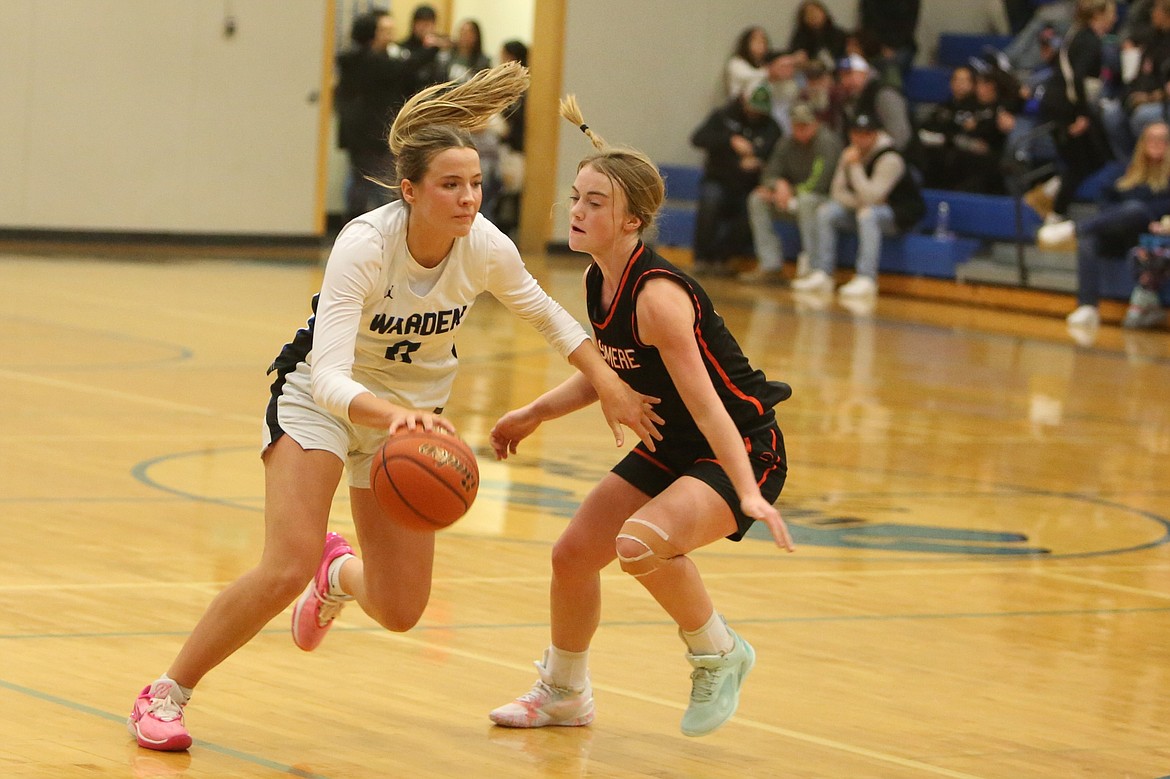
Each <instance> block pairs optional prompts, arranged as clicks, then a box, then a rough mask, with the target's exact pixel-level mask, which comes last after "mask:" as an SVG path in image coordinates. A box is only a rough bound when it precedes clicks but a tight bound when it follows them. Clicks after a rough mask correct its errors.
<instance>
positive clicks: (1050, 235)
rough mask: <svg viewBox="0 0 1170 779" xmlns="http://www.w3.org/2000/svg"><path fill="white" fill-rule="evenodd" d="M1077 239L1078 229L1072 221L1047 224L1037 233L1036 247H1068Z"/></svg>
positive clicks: (1066, 220)
mask: <svg viewBox="0 0 1170 779" xmlns="http://www.w3.org/2000/svg"><path fill="white" fill-rule="evenodd" d="M1076 237H1077V227H1076V224H1074V223H1073V222H1072V221H1071V220H1068V219H1065V220H1064V221H1063V222H1056V223H1055V224H1046V225H1044V226H1043V227H1041V228H1040V229H1039V230H1037V231H1036V245H1037V246H1040V247H1041V248H1044V249H1055V248H1061V247H1064V246H1067V245H1068V244H1069V242H1070V241H1072V240H1073V239H1075V238H1076Z"/></svg>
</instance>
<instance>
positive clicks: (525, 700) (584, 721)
mask: <svg viewBox="0 0 1170 779" xmlns="http://www.w3.org/2000/svg"><path fill="white" fill-rule="evenodd" d="M545 657H546V661H547V655H546V656H545ZM536 668H537V670H538V671H539V672H540V678H539V679H537V680H536V684H534V685H532V689H531V690H529V691H528V692H526V693H524V694H523V695H521V696H520V697H519V698H517V699H516V700H514V701H512V702H511V703H506V704H504V705H503V706H501V707H499V708H498V709H493V710H492V712H491V713H490V714H488V718H489V719H491V721H492V722H494V723H496V724H497V725H503V726H504V727H506V728H543V727H545V726H546V725H561V726H564V727H575V726H577V725H588V724H589V723H590V722H592V721H593V715H594V709H593V688H592V686H591V685H590V684H589V680H588V679H586V680H585V688H584V689H583V690H570V689H567V688H565V687H555V686H553V685H552V684H550V682H551V677H549V675H548V669H546V668H545V666H544V665H543V664H542V663H540V662H537V663H536Z"/></svg>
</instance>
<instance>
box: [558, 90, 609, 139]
mask: <svg viewBox="0 0 1170 779" xmlns="http://www.w3.org/2000/svg"><path fill="white" fill-rule="evenodd" d="M561 116H563V117H565V118H566V119H568V120H569V121H570V122H572V123H573V124H575V125H577V129H579V130H580V131H581V132H583V133H585V137H586V138H588V139H589V141H590V142H591V143H592V144H593V148H594V149H597V150H598V151H601V150H602V149H604V148H605V140H604V139H603V138H602V137H601V136H600V135H598V134H597V133H595V132H593V131H592V130H590V129H589V125H587V124H585V117H584V116H582V115H581V108H580V106H578V105H577V96H576V95H565V96H564V97H562V98H561Z"/></svg>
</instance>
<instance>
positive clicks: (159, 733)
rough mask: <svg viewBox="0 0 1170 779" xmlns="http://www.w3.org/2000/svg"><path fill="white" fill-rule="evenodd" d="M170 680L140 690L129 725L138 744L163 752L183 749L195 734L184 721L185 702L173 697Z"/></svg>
mask: <svg viewBox="0 0 1170 779" xmlns="http://www.w3.org/2000/svg"><path fill="white" fill-rule="evenodd" d="M172 689H173V687H172V685H171V683H170V682H155V683H154V684H148V685H146V687H144V688H143V689H142V692H140V693H139V694H138V699H137V700H136V701H134V708H133V709H131V710H130V718H129V719H128V720H126V729H127V730H129V731H130V735H132V736H134V738H136V739H138V746H140V747H145V748H146V749H157V750H159V751H161V752H181V751H182V750H184V749H187V748H188V747H190V746H191V734H190V733H188V732H187V728H186V727H185V726H184V725H183V706H182V704H179V703H176V702H175V699H174V698H172V697H171V691H172Z"/></svg>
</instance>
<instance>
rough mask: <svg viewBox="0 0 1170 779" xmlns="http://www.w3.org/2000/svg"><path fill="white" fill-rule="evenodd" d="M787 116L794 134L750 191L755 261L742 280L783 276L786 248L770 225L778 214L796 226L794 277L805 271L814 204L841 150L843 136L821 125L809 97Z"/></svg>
mask: <svg viewBox="0 0 1170 779" xmlns="http://www.w3.org/2000/svg"><path fill="white" fill-rule="evenodd" d="M791 118H792V134H791V135H789V136H787V137H785V138H784V139H783V140H781V141H780V143H778V144H776V148H775V149H773V150H772V154H771V155H770V156H769V157H768V161H767V162H766V163H764V169H763V173H762V176H761V180H760V185H759V186H758V187H756V188H755V190H754V191H753V192H752V193H751V195H749V196H748V216H749V218H750V221H751V228H752V243H753V244H754V245H755V248H756V259H758V260H759V266H758V267H757V269H756V270H755V271H753V272H751V273H746V274H742V275H741V276H740V279H741V280H743V281H748V282H753V283H777V282H781V281H783V280H784V275H783V265H784V249H783V246H782V245H781V243H780V239H779V237H778V236H777V234H776V229H775V226H774V225H773V221H774V220H776V219H785V220H793V219H795V220H796V223H797V226H798V228H799V230H800V254H799V256H798V257H797V263H796V275H797V277H798V278H799V277H803V276H804V275H806V274H807V272H808V268H809V260H810V257H811V256H812V255H813V254H814V253H815V248H816V240H817V238H816V213H817V208H819V207H820V206H821V204H822V203H824V202H825V201H826V199H827V198H828V196H829V184H830V182H831V181H832V179H833V171H834V170H836V168H837V159H838V158H839V157H840V156H841V141H840V138H839V137H838V136H837V134H836V133H834V132H833V131H832V130H830V129H829V128H827V127H823V126H821V123H820V122H819V121H818V120H817V117H816V114H815V113H814V112H813V108H812V106H811V105H809V104H808V103H797V104H796V105H794V106H793V107H792V117H791Z"/></svg>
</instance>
